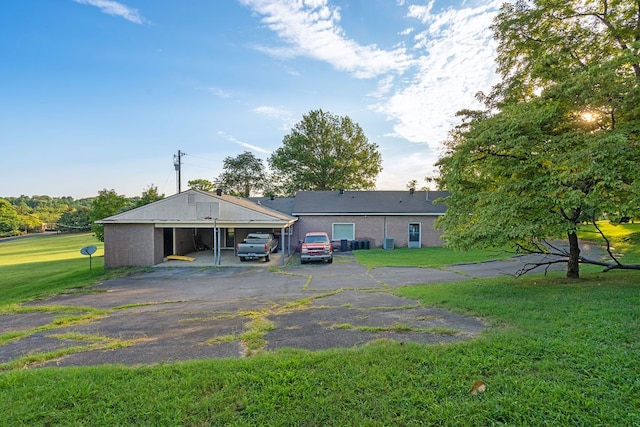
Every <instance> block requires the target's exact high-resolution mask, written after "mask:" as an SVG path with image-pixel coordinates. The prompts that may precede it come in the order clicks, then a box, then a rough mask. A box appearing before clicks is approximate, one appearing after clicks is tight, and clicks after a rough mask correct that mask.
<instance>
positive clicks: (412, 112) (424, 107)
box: [372, 0, 502, 149]
mask: <svg viewBox="0 0 640 427" xmlns="http://www.w3.org/2000/svg"><path fill="white" fill-rule="evenodd" d="M499 1H500V2H501V1H502V0H499ZM432 6H433V3H431V4H429V5H427V6H420V7H419V6H410V7H409V14H408V17H410V18H416V19H419V20H420V21H421V22H422V23H423V24H424V25H425V26H426V28H425V29H424V30H423V31H421V32H419V33H417V34H416V35H415V36H414V42H415V44H414V46H413V49H414V50H415V51H416V52H417V53H418V54H420V56H419V57H418V58H417V60H418V61H419V63H420V66H419V70H418V71H417V73H416V74H415V75H414V76H413V77H412V79H411V81H410V83H408V84H406V85H405V86H404V87H397V86H396V87H394V91H393V93H392V94H391V95H389V96H386V97H385V96H381V97H379V98H380V101H379V102H378V103H376V104H375V105H373V106H372V108H373V109H374V110H375V111H378V112H380V113H382V114H385V115H387V117H389V118H391V119H392V120H393V121H394V122H395V125H394V132H395V135H396V136H398V137H402V138H405V139H407V140H409V141H411V142H416V143H424V144H427V145H428V146H429V147H431V148H433V149H437V148H439V147H440V144H441V142H442V141H443V140H444V139H445V138H446V137H447V133H448V131H449V130H450V129H451V128H452V127H453V126H454V125H455V124H457V123H458V121H457V119H456V117H455V113H456V112H457V111H459V110H461V109H463V108H473V107H474V106H475V107H478V104H477V102H476V101H475V98H474V96H475V94H476V93H477V92H478V91H488V90H489V89H490V88H491V86H492V85H493V84H495V83H496V82H497V76H496V75H495V65H494V58H495V43H494V42H493V34H492V33H491V31H490V29H489V26H490V25H491V23H492V20H493V17H494V16H495V14H496V12H497V10H498V8H499V6H500V4H499V3H498V2H493V3H489V4H485V5H481V6H478V7H476V8H464V9H458V10H456V9H447V10H445V11H444V12H442V13H438V14H434V13H432Z"/></svg>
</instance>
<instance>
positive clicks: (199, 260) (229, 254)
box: [156, 249, 293, 267]
mask: <svg viewBox="0 0 640 427" xmlns="http://www.w3.org/2000/svg"><path fill="white" fill-rule="evenodd" d="M291 255H293V254H287V253H286V252H284V263H285V264H286V263H287V262H288V261H289V259H290V258H291ZM185 256H187V257H190V258H194V260H193V261H182V260H170V259H167V258H166V257H165V259H164V261H163V262H162V263H160V264H158V265H156V267H214V258H213V251H212V250H206V251H199V252H190V253H188V254H186V255H185ZM282 256H283V252H282V251H278V252H277V253H275V254H271V256H270V260H269V262H265V260H264V258H259V259H252V260H247V261H244V262H243V261H240V257H237V256H235V251H234V250H233V249H223V250H221V251H220V267H281V266H282V265H283V263H282Z"/></svg>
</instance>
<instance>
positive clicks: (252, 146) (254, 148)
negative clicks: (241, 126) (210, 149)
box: [218, 131, 271, 154]
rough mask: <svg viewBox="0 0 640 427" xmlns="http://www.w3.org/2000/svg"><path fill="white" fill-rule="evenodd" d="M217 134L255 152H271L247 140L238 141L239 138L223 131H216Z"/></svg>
mask: <svg viewBox="0 0 640 427" xmlns="http://www.w3.org/2000/svg"><path fill="white" fill-rule="evenodd" d="M218 136H220V137H222V138H224V139H226V140H227V141H229V142H233V143H234V144H238V145H239V146H241V147H244V148H247V149H249V150H251V151H255V152H258V153H262V154H271V151H269V150H266V149H264V148H262V147H258V146H257V145H252V144H249V143H247V142H243V141H240V140H239V139H237V138H235V137H234V136H231V135H227V134H226V133H224V132H223V131H218Z"/></svg>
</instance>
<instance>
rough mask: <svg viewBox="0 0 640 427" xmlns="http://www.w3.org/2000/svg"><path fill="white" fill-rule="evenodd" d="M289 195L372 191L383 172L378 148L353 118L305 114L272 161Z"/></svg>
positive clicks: (319, 113) (274, 170)
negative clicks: (297, 192) (343, 190)
mask: <svg viewBox="0 0 640 427" xmlns="http://www.w3.org/2000/svg"><path fill="white" fill-rule="evenodd" d="M269 165H270V166H271V169H272V170H273V172H274V175H275V180H276V181H277V182H278V185H279V187H280V188H281V189H282V191H283V192H284V193H286V194H289V195H292V194H294V193H295V192H296V191H297V190H316V191H322V190H337V189H340V188H342V189H350V190H368V189H372V188H374V187H375V182H376V178H377V176H378V174H379V173H380V172H381V171H382V159H381V156H380V153H379V152H378V146H377V145H376V144H374V143H370V142H369V141H368V139H367V137H366V136H365V135H364V131H363V130H362V128H361V127H360V126H359V125H358V124H357V123H354V122H353V121H352V120H351V119H350V118H349V117H347V116H344V117H340V116H336V115H334V114H331V113H328V112H325V111H323V110H315V111H311V112H309V113H308V114H305V115H304V116H303V118H302V120H301V121H300V122H298V123H297V124H296V125H295V126H294V127H293V128H292V129H291V132H290V133H289V134H288V135H286V136H285V137H284V139H283V145H282V147H280V148H278V149H277V150H276V151H275V152H274V153H273V154H272V155H271V157H270V158H269Z"/></svg>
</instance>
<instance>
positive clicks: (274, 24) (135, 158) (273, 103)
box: [0, 0, 503, 198]
mask: <svg viewBox="0 0 640 427" xmlns="http://www.w3.org/2000/svg"><path fill="white" fill-rule="evenodd" d="M502 2H503V0H498V1H493V0H478V1H465V2H446V1H441V0H435V1H417V0H415V1H412V0H216V1H212V0H189V1H184V0H181V1H178V0H118V1H112V0H5V1H3V6H2V9H3V10H2V14H0V94H1V95H0V141H1V144H2V154H3V156H2V157H3V161H2V169H1V175H0V178H1V179H0V197H6V196H19V195H23V194H24V195H28V196H32V195H49V196H72V197H74V198H83V197H92V196H95V195H97V193H98V191H100V190H102V189H104V188H106V189H114V190H115V191H116V192H118V193H119V194H124V195H127V196H136V195H140V194H141V193H142V191H143V190H144V189H145V188H147V187H148V186H149V185H155V186H157V187H158V189H159V191H160V192H161V193H164V194H165V195H171V194H174V193H175V192H176V190H177V185H176V173H175V169H174V166H173V161H174V155H176V154H177V152H178V150H181V151H182V152H184V153H186V155H185V156H184V157H182V188H183V189H185V188H186V187H187V185H186V183H187V181H188V180H191V179H197V178H203V179H208V180H213V178H214V177H216V176H217V175H219V174H220V172H221V171H222V162H223V159H224V158H225V157H226V156H232V157H235V156H237V155H238V154H240V153H242V152H244V151H251V152H252V153H253V154H254V155H256V156H257V157H259V158H261V159H263V160H265V165H266V164H267V163H266V159H267V158H268V157H269V155H270V154H271V153H272V152H273V151H274V150H276V149H277V148H278V147H280V146H281V145H282V139H283V137H284V136H285V135H286V134H287V133H289V131H290V130H291V127H292V126H293V125H294V124H295V123H296V122H298V121H300V120H301V119H302V116H303V115H304V114H306V113H308V112H309V111H311V110H316V109H320V108H321V109H323V110H325V111H329V112H331V113H333V114H337V115H340V116H349V117H350V118H351V119H352V120H354V121H355V122H357V123H358V124H359V125H360V126H361V127H362V128H363V130H364V132H365V135H366V136H367V138H368V139H369V141H370V142H373V143H376V144H378V146H379V150H380V152H381V154H382V159H383V172H382V173H381V174H380V175H379V177H378V181H377V189H379V190H404V189H405V188H406V184H407V182H408V181H409V180H411V179H416V180H418V183H419V185H425V184H426V183H425V182H424V181H423V178H424V177H425V176H428V175H433V173H434V167H433V164H434V162H435V161H436V160H437V158H438V156H439V154H440V151H441V147H442V145H441V143H442V141H443V140H444V139H445V138H446V136H447V132H448V131H449V129H451V127H452V126H454V125H455V124H456V123H458V121H457V119H456V117H455V112H456V111H457V110H460V109H462V108H474V107H477V104H476V103H475V101H474V94H475V93H476V92H478V91H488V90H489V89H490V88H491V86H492V85H493V84H495V83H496V82H497V77H496V75H495V65H494V58H495V42H494V41H493V40H492V35H491V32H490V30H489V28H488V27H489V25H490V24H491V22H492V19H493V17H494V16H495V14H496V12H497V9H498V7H499V6H500V4H501V3H502Z"/></svg>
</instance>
